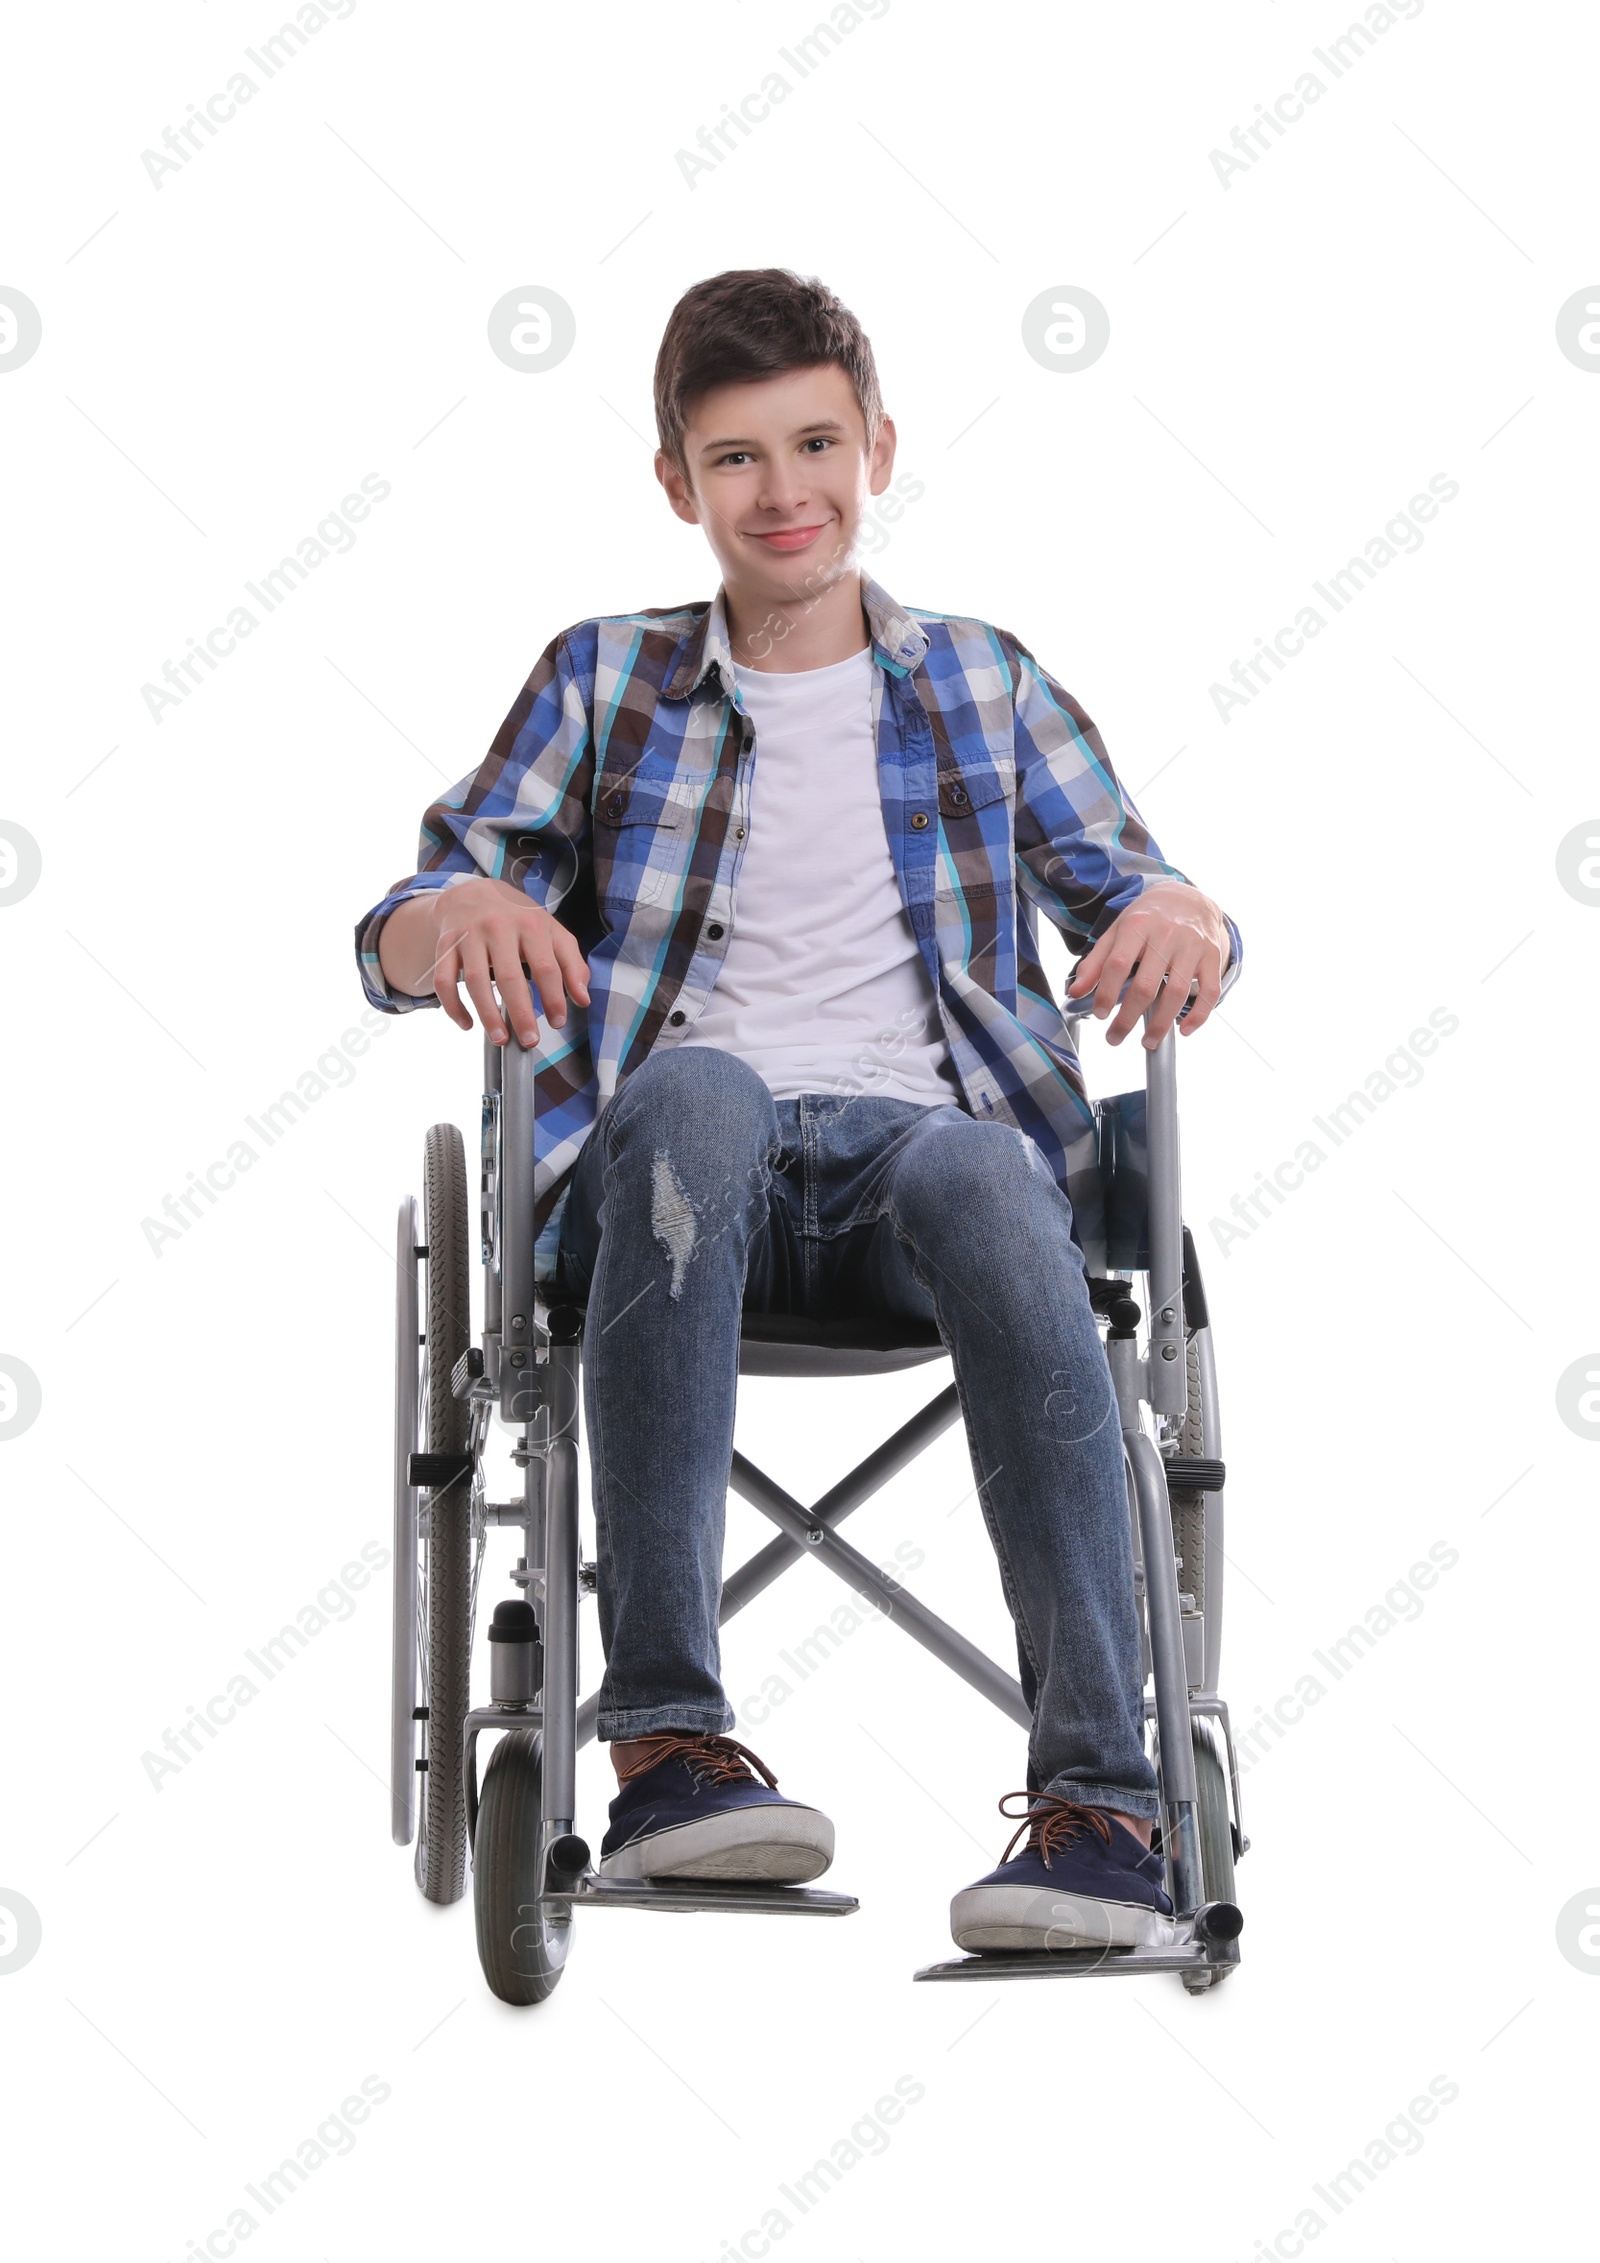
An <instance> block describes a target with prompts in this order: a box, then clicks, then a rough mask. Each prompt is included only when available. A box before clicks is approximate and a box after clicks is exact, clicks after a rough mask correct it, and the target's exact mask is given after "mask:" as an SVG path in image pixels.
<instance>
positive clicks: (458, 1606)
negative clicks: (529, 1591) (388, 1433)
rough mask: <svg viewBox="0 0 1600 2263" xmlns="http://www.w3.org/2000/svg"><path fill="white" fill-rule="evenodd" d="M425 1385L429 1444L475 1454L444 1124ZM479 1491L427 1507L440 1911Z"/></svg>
mask: <svg viewBox="0 0 1600 2263" xmlns="http://www.w3.org/2000/svg"><path fill="white" fill-rule="evenodd" d="M422 1230H423V1236H424V1240H425V1243H426V1247H427V1257H426V1260H425V1290H424V1298H423V1305H422V1313H421V1318H422V1334H423V1346H424V1351H423V1374H422V1382H421V1388H420V1393H419V1404H418V1423H417V1427H418V1430H419V1432H420V1433H421V1435H420V1437H419V1440H418V1444H419V1447H420V1448H421V1450H422V1451H423V1452H425V1453H430V1454H464V1453H465V1452H466V1451H467V1450H468V1446H469V1443H470V1438H471V1425H472V1417H471V1409H470V1406H469V1404H468V1402H467V1401H466V1400H465V1399H458V1398H456V1397H455V1396H454V1395H453V1393H452V1390H451V1373H452V1370H453V1369H454V1367H455V1364H456V1361H457V1360H458V1359H459V1358H460V1356H461V1354H462V1353H463V1352H464V1351H465V1350H466V1349H467V1347H468V1345H469V1343H470V1342H471V1340H472V1312H471V1303H470V1292H469V1286H468V1272H467V1264H468V1244H467V1168H466V1157H465V1152H464V1150H463V1147H462V1141H461V1134H460V1132H459V1131H458V1130H457V1128H456V1126H455V1125H454V1124H434V1125H433V1126H432V1127H431V1129H430V1130H429V1132H428V1135H427V1140H426V1143H425V1146H424V1151H423V1228H422ZM471 1502H472V1480H471V1478H470V1476H463V1477H460V1478H458V1479H457V1480H456V1482H455V1483H454V1484H453V1485H449V1486H445V1487H443V1488H441V1489H440V1490H438V1491H436V1492H434V1493H432V1494H430V1495H429V1496H428V1501H427V1507H426V1511H425V1514H424V1518H423V1529H422V1534H421V1539H420V1542H419V1546H418V1567H419V1580H418V1628H417V1631H418V1635H419V1637H420V1642H419V1648H420V1650H421V1654H422V1661H421V1662H422V1674H421V1680H422V1688H423V1696H424V1703H425V1705H426V1707H427V1713H426V1718H425V1720H424V1722H423V1736H422V1748H423V1759H424V1761H425V1762H426V1766H425V1767H424V1768H423V1769H422V1771H421V1772H420V1778H419V1788H420V1797H419V1800H418V1805H417V1865H416V1867H417V1884H418V1885H419V1886H420V1887H421V1888H422V1891H423V1893H424V1894H425V1895H426V1896H427V1898H428V1900H429V1901H431V1902H454V1901H459V1900H460V1899H461V1896H462V1894H463V1893H464V1892H465V1891H466V1851H467V1807H466V1789H465V1786H464V1784H463V1782H462V1775H461V1744H462V1730H463V1724H464V1722H465V1719H466V1714H467V1707H468V1703H469V1699H468V1675H469V1665H470V1653H471V1642H472V1633H471V1554H472V1531H471Z"/></svg>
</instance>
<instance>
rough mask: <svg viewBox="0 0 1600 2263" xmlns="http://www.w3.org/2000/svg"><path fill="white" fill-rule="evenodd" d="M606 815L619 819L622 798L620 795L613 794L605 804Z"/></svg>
mask: <svg viewBox="0 0 1600 2263" xmlns="http://www.w3.org/2000/svg"><path fill="white" fill-rule="evenodd" d="M606 815H607V816H608V817H620V816H621V815H622V796H621V795H620V794H613V795H612V796H611V799H610V800H609V801H608V802H607V803H606Z"/></svg>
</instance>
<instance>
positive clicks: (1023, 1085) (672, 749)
mask: <svg viewBox="0 0 1600 2263" xmlns="http://www.w3.org/2000/svg"><path fill="white" fill-rule="evenodd" d="M862 602H863V605H864V607H865V610H866V614H867V620H868V624H869V628H870V631H871V637H872V656H873V659H874V661H875V663H876V666H875V669H874V673H873V691H872V707H873V726H874V733H875V738H876V744H877V759H878V784H879V790H880V793H881V797H882V803H883V822H884V827H885V830H886V832H887V834H888V840H889V848H890V852H891V855H892V857H893V861H894V870H895V875H896V878H897V879H898V881H899V884H900V892H901V895H902V897H903V899H904V902H905V907H906V911H907V914H908V915H909V918H910V921H911V930H912V933H913V935H914V936H915V938H916V941H917V944H918V947H919V948H920V950H921V952H922V957H923V961H924V963H925V965H926V967H927V969H928V973H929V975H930V976H931V977H932V980H933V984H934V988H935V991H936V994H937V998H938V1005H939V1013H940V1017H941V1020H942V1023H943V1028H944V1035H945V1038H946V1040H947V1042H948V1044H949V1047H950V1056H951V1061H952V1064H953V1066H954V1069H955V1073H956V1076H957V1078H958V1080H959V1082H960V1086H961V1090H962V1093H963V1094H964V1096H965V1101H966V1105H967V1107H968V1108H969V1109H970V1111H971V1113H972V1114H973V1115H974V1116H976V1117H978V1118H980V1119H987V1120H990V1121H993V1122H996V1123H1003V1124H1009V1125H1011V1126H1013V1127H1014V1128H1016V1129H1017V1130H1019V1131H1022V1132H1025V1133H1027V1134H1028V1135H1029V1137H1030V1138H1032V1139H1033V1140H1034V1141H1035V1142H1036V1143H1037V1145H1038V1147H1039V1149H1040V1151H1041V1152H1042V1154H1043V1156H1044V1158H1045V1160H1046V1162H1047V1163H1048V1165H1049V1167H1050V1169H1051V1171H1052V1173H1053V1174H1054V1176H1055V1178H1056V1180H1057V1183H1058V1184H1059V1185H1060V1186H1061V1187H1062V1188H1063V1189H1064V1190H1065V1192H1066V1193H1067V1195H1068V1196H1069V1198H1071V1199H1072V1201H1073V1203H1074V1206H1075V1208H1080V1209H1081V1208H1082V1207H1083V1206H1085V1205H1087V1206H1088V1207H1089V1208H1090V1209H1091V1210H1093V1211H1094V1212H1096V1213H1098V1209H1099V1180H1098V1173H1097V1171H1096V1167H1095V1122H1094V1112H1093V1109H1092V1107H1091V1105H1090V1102H1089V1098H1088V1094H1087V1091H1086V1088H1085V1084H1084V1079H1083V1073H1082V1070H1081V1068H1080V1066H1079V1062H1078V1056H1077V1049H1076V1046H1075V1044H1074V1042H1073V1037H1072V1032H1071V1029H1070V1026H1069V1024H1068V1023H1067V1021H1066V1019H1065V1018H1064V1016H1063V1014H1062V1012H1061V1009H1060V1008H1059V1006H1057V1004H1056V1003H1055V1001H1054V999H1053V998H1052V996H1051V994H1050V987H1049V984H1048V982H1047V980H1046V978H1045V975H1044V972H1043V970H1042V968H1041V966H1040V964H1039V958H1038V937H1037V926H1036V922H1037V917H1038V914H1039V913H1041V912H1042V913H1043V914H1044V915H1045V917H1046V918H1047V919H1050V920H1052V921H1054V923H1055V924H1056V926H1057V927H1059V928H1060V929H1061V931H1062V932H1063V934H1064V935H1065V936H1066V938H1067V941H1068V944H1069V946H1070V947H1071V948H1073V949H1074V950H1075V951H1078V952H1080V953H1081V952H1082V951H1083V950H1085V949H1087V947H1088V945H1089V943H1090V942H1091V941H1092V940H1093V939H1094V938H1095V937H1096V936H1098V935H1100V934H1101V933H1102V932H1103V931H1104V929H1105V928H1106V927H1108V926H1109V925H1110V923H1111V922H1112V920H1113V919H1115V917H1116V916H1117V914H1118V913H1119V912H1120V911H1122V910H1123V909H1124V908H1125V907H1126V906H1127V905H1129V904H1131V903H1132V902H1134V900H1135V899H1136V898H1137V897H1138V896H1139V895H1140V894H1141V893H1142V891H1143V890H1144V889H1145V888H1146V887H1148V886H1149V885H1150V884H1151V883H1152V882H1153V881H1156V880H1182V879H1184V878H1186V875H1185V874H1183V873H1182V872H1180V871H1179V870H1178V869H1177V867H1176V866H1175V865H1171V864H1168V863H1167V862H1166V861H1165V860H1164V859H1163V857H1162V856H1161V853H1160V851H1159V850H1158V848H1157V846H1156V844H1155V842H1154V841H1153V840H1152V838H1151V836H1150V833H1149V831H1148V829H1147V828H1146V826H1145V824H1144V822H1143V820H1142V819H1141V817H1140V816H1139V813H1138V811H1137V810H1136V809H1135V808H1134V805H1133V803H1132V801H1131V800H1130V799H1129V797H1128V795H1127V793H1126V792H1125V791H1124V790H1123V788H1122V786H1121V785H1120V784H1119V782H1118V780H1117V777H1116V774H1115V772H1114V771H1113V770H1112V767H1111V764H1110V762H1109V760H1108V759H1107V756H1106V752H1105V749H1104V747H1103V746H1102V744H1101V741H1100V734H1099V732H1098V731H1097V730H1096V729H1095V726H1094V725H1093V723H1092V722H1091V721H1090V720H1089V718H1088V716H1087V715H1086V714H1085V713H1084V712H1083V710H1082V708H1081V707H1079V706H1078V704H1077V702H1076V701H1075V700H1073V699H1072V698H1071V697H1070V696H1069V695H1068V694H1067V693H1066V692H1065V691H1063V690H1062V688H1061V687H1060V685H1059V684H1057V683H1056V682H1054V680H1053V679H1052V678H1051V677H1050V676H1049V675H1047V674H1046V673H1045V671H1044V670H1043V669H1042V668H1041V667H1040V666H1039V664H1038V663H1037V661H1036V660H1035V659H1034V657H1033V655H1032V654H1031V653H1030V652H1029V651H1028V650H1027V649H1026V647H1025V646H1023V645H1022V644H1020V643H1019V642H1018V640H1017V639H1016V638H1015V637H1014V636H1011V635H1009V634H1008V633H1007V632H1006V631H1005V630H1004V629H997V628H992V627H990V626H989V624H988V623H986V622H983V621H975V620H966V619H962V618H959V617H955V616H951V615H948V614H943V613H929V612H922V611H916V610H911V609H908V608H906V607H904V606H900V605H897V604H896V603H895V602H894V600H893V599H892V598H891V597H889V596H888V594H887V593H886V592H885V591H884V590H883V589H881V588H879V586H878V585H877V583H876V582H874V581H872V580H871V579H869V578H868V577H866V576H863V579H862ZM758 759H759V756H758V752H757V748H756V745H755V734H754V727H753V725H752V724H751V722H750V719H749V715H748V712H747V710H746V709H745V707H744V706H743V704H742V702H741V700H740V697H739V692H738V688H737V685H736V683H735V679H734V673H733V655H732V651H731V649H730V645H729V637H728V624H727V614H726V611H725V608H724V604H723V599H722V595H721V592H720V591H719V592H718V595H717V596H716V597H715V598H714V599H713V600H711V601H710V603H705V602H701V603H698V604H693V605H684V606H675V607H670V608H657V609H647V610H645V611H643V612H639V613H629V614H620V615H614V616H609V617H607V618H604V619H601V620H592V621H582V622H579V623H578V624H577V625H576V626H575V627H573V628H570V629H565V630H563V631H562V633H561V634H560V635H559V636H557V637H556V638H555V639H554V640H553V641H552V642H551V643H550V644H549V645H548V646H547V647H546V649H545V651H544V652H543V653H541V655H540V657H539V659H538V661H537V663H536V665H535V667H534V670H533V673H532V675H530V676H529V678H528V681H527V683H526V684H525V685H524V686H523V688H522V690H521V692H520V693H519V694H518V695H517V699H516V701H515V704H514V705H513V707H512V709H511V712H510V714H509V715H508V716H507V717H506V719H505V721H504V723H502V725H501V726H500V729H499V731H498V733H497V734H496V737H495V740H494V744H493V745H492V746H491V748H490V749H489V752H488V754H487V756H486V757H485V758H484V760H483V762H482V763H481V764H480V765H479V767H478V768H477V770H475V771H474V772H473V773H472V774H471V776H469V777H467V778H464V779H462V781H461V782H460V784H459V785H457V786H454V787H453V788H452V789H451V791H450V792H449V793H448V794H446V795H445V796H444V797H443V798H442V799H441V800H439V801H437V802H435V803H434V804H433V805H432V807H431V808H429V809H428V811H427V812H426V814H425V815H424V817H423V820H422V838H421V843H420V846H419V850H418V869H417V871H416V873H415V874H413V875H411V876H409V877H407V878H406V879H404V880H399V881H396V883H395V884H394V886H393V887H392V888H391V889H390V890H389V892H388V893H387V895H385V897H384V898H383V900H382V902H381V903H378V904H376V905H375V906H374V907H373V909H372V910H371V911H369V912H368V913H366V914H365V916H364V917H363V918H362V919H361V920H360V921H359V922H358V923H357V927H356V953H357V957H358V960H359V962H360V967H361V978H362V982H363V985H364V987H365V989H366V994H367V996H368V998H369V999H370V1000H371V1002H372V1003H373V1005H374V1006H377V1007H379V1008H380V1009H381V1010H383V1011H384V1012H388V1013H409V1012H411V1011H412V1010H413V1009H414V1008H415V1007H418V1006H435V1005H437V1003H438V1001H437V999H436V998H433V997H431V996H430V997H426V998H412V997H408V996H406V995H405V994H404V993H403V992H400V991H397V990H394V989H391V987H390V986H389V984H388V982H387V981H386V980H385V977H384V974H383V971H382V969H381V967H380V966H379V963H378V940H379V936H380V934H381V932H382V928H383V923H384V921H385V919H386V918H387V917H388V915H389V913H390V912H392V911H393V910H394V909H395V907H396V906H397V905H399V904H402V903H404V902H405V901H406V900H407V899H408V898H409V897H412V896H418V895H422V894H424V893H426V892H427V891H429V890H431V889H436V888H448V887H450V886H452V885H453V884H454V883H455V882H456V881H458V880H465V879H470V878H472V877H473V876H474V875H476V874H479V873H486V874H489V875H491V876H492V877H494V878H496V879H501V880H506V881H510V882H511V883H513V884H514V885H515V886H518V887H520V888H522V889H523V890H524V891H525V892H526V894H527V895H528V896H529V897H531V898H532V899H533V901H534V902H535V903H538V904H542V905H543V906H544V907H545V909H546V910H548V911H550V912H552V913H558V914H559V916H560V918H561V920H562V922H563V924H564V925H566V926H567V927H569V928H570V929H571V930H572V931H573V933H574V934H575V935H576V937H577V939H578V942H579V945H580V947H581V948H582V950H583V953H584V956H585V958H586V959H587V960H588V963H589V996H590V1002H589V1005H588V1007H587V1008H584V1007H580V1006H578V1005H577V1004H576V1003H575V1002H572V1001H570V1000H569V1002H568V1008H567V1021H566V1024H565V1027H564V1028H561V1029H552V1028H551V1027H550V1026H549V1024H548V1023H547V1022H545V1021H544V1020H543V1019H542V1017H541V1022H540V1033H541V1034H540V1043H539V1046H538V1051H537V1058H536V1063H535V1127H534V1141H535V1175H534V1188H535V1217H536V1221H537V1224H538V1228H539V1240H538V1251H537V1256H536V1260H535V1263H536V1270H537V1273H538V1276H539V1278H540V1279H541V1280H546V1281H547V1280H548V1279H549V1278H550V1276H551V1274H552V1273H553V1271H554V1266H555V1254H556V1243H557V1239H558V1236H559V1231H560V1219H561V1207H562V1198H563V1196H564V1193H565V1186H566V1181H567V1177H568V1174H569V1172H570V1171H571V1168H572V1165H573V1164H574V1162H575V1161H576V1160H577V1155H578V1151H579V1149H580V1147H581V1146H582V1144H583V1141H584V1139H585V1137H586V1136H587V1135H588V1133H589V1132H590V1130H591V1129H592V1128H593V1126H594V1123H595V1121H596V1118H597V1117H598V1115H599V1113H600V1111H601V1110H602V1109H603V1108H604V1107H605V1105H606V1103H607V1101H608V1100H610V1098H611V1096H612V1094H613V1093H614V1092H615V1091H616V1089H617V1087H618V1084H619V1083H620V1082H621V1080H622V1079H623V1078H624V1077H626V1076H627V1075H628V1074H629V1072H630V1071H631V1070H633V1069H636V1068H637V1067H638V1066H639V1063H640V1062H641V1061H643V1060H645V1059H646V1058H647V1057H648V1055H649V1054H651V1053H652V1052H654V1051H656V1050H657V1049H658V1048H660V1047H665V1046H671V1045H675V1044H677V1043H679V1042H681V1040H682V1038H683V1037H684V1036H686V1035H687V1034H688V1032H689V1031H690V1030H691V1029H692V1028H693V1026H694V1022H695V1019H696V1017H697V1016H698V1014H699V1013H700V1011H701V1009H702V1007H703V1006H704V1004H705V1001H706V999H707V997H708V996H709V994H710V992H711V989H712V987H713V985H714V984H715V982H716V979H717V973H718V970H719V968H720V967H721V965H722V961H723V957H724V954H725V952H726V950H727V943H728V937H729V935H730V933H731V932H732V928H733V921H734V908H735V904H736V900H737V893H738V884H739V868H740V864H741V862H742V858H743V844H744V840H745V837H746V832H747V829H748V824H749V810H750V791H751V782H752V777H753V774H754V771H755V766H756V763H757V761H758ZM816 815H817V823H818V824H819V825H823V826H826V824H827V822H828V812H827V809H826V808H825V807H819V808H818V810H817V813H816ZM1229 934H1230V938H1231V941H1232V953H1231V957H1230V960H1229V964H1228V969H1227V972H1226V975H1225V977H1224V988H1228V987H1231V985H1232V983H1233V981H1234V979H1235V977H1236V976H1237V973H1238V970H1239V964H1240V958H1241V945H1240V940H1239V934H1238V930H1237V928H1236V927H1234V925H1233V923H1232V921H1231V920H1230V922H1229Z"/></svg>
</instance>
